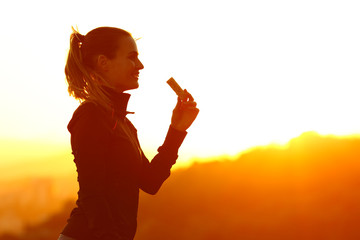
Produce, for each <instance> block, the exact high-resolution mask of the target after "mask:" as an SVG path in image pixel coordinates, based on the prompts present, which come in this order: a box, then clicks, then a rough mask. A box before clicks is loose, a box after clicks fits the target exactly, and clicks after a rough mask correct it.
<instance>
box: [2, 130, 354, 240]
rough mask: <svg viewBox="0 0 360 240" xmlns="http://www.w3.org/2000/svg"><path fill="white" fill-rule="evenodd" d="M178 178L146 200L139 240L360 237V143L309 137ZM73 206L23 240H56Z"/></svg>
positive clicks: (260, 149)
mask: <svg viewBox="0 0 360 240" xmlns="http://www.w3.org/2000/svg"><path fill="white" fill-rule="evenodd" d="M218 160H219V161H214V162H208V163H197V164H193V165H192V166H191V167H189V168H186V169H179V170H176V171H174V172H173V173H172V175H171V177H170V178H169V179H168V180H167V181H166V182H165V184H164V185H163V187H162V189H161V190H160V191H159V193H158V194H157V195H155V196H150V195H147V194H143V193H142V194H141V199H140V208H139V225H138V231H137V235H136V238H135V239H136V240H155V239H156V240H180V239H181V240H184V239H186V240H195V239H196V240H215V239H216V240H222V239H229V240H232V239H234V240H237V239H239V240H240V239H245V240H268V239H271V240H272V239H274V240H275V239H276V240H285V239H286V240H300V239H301V240H312V239H314V240H315V239H316V240H319V239H326V240H327V239H332V240H337V239H338V240H352V239H354V240H355V239H360V231H359V229H360V221H359V219H360V138H354V137H349V138H346V137H342V138H338V137H332V136H320V135H318V134H316V133H312V132H310V133H305V134H303V135H301V136H299V137H297V138H294V139H292V140H291V141H290V142H289V143H288V145H286V146H283V147H280V146H279V147H276V146H268V147H258V148H254V149H251V150H249V151H247V152H246V153H244V154H242V155H240V156H239V157H238V159H236V160H234V161H229V160H227V161H223V160H222V159H218ZM72 206H73V204H72V203H71V202H70V203H67V204H66V205H64V209H63V211H62V212H61V213H59V214H56V215H54V216H52V217H51V218H48V220H47V221H45V222H44V223H43V224H39V225H36V226H29V227H28V228H27V229H25V230H24V232H23V234H22V235H21V236H18V237H15V236H10V235H7V236H3V237H0V240H6V239H13V240H20V239H21V240H25V239H26V240H30V239H37V240H50V239H56V237H57V235H58V232H59V229H61V228H62V227H63V225H64V224H65V221H66V218H67V216H68V214H69V213H70V209H71V208H72Z"/></svg>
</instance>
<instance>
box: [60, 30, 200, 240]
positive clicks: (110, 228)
mask: <svg viewBox="0 0 360 240" xmlns="http://www.w3.org/2000/svg"><path fill="white" fill-rule="evenodd" d="M143 68H144V66H143V65H142V63H141V62H140V60H139V59H138V50H137V46H136V43H135V41H134V39H133V38H132V36H131V34H130V33H128V32H127V31H124V30H122V29H119V28H111V27H100V28H96V29H94V30H92V31H90V32H89V33H87V34H86V35H85V36H83V35H81V34H80V33H78V32H77V31H75V30H74V32H73V33H72V34H71V37H70V50H69V55H68V59H67V63H66V66H65V74H66V79H67V82H68V85H69V87H68V91H69V93H70V95H72V96H73V97H75V98H76V99H79V100H80V101H81V104H80V106H79V107H78V108H77V109H76V111H75V112H74V115H73V117H72V119H71V120H70V122H69V125H68V130H69V132H70V133H71V146H72V152H73V155H74V162H75V164H76V167H77V172H78V182H79V192H78V200H77V201H76V204H77V207H76V208H74V209H73V211H72V212H71V216H70V218H69V219H68V223H67V225H66V226H65V228H64V229H63V231H62V233H61V235H60V238H59V239H76V240H82V239H84V240H85V239H86V240H92V239H101V240H105V239H109V240H110V239H111V240H120V239H121V240H129V239H133V238H134V235H135V231H136V224H137V223H136V218H137V209H138V198H139V189H141V190H143V191H145V192H147V193H150V194H155V193H156V192H157V191H158V190H159V188H160V187H161V185H162V183H163V182H164V181H165V180H166V179H167V178H168V177H169V175H170V168H171V166H172V165H173V164H174V163H175V161H176V159H177V157H178V156H177V153H178V149H179V147H180V145H181V143H182V141H183V140H184V138H185V136H186V130H187V128H188V127H190V125H191V124H192V122H193V121H194V120H195V118H196V116H197V114H198V112H199V110H198V109H197V108H196V103H195V102H194V99H193V98H192V96H191V95H190V94H189V93H188V92H186V94H187V97H186V99H179V98H178V102H177V104H176V106H175V109H174V111H173V114H172V118H171V125H170V127H169V130H168V133H167V136H166V138H165V141H164V143H163V145H162V146H161V147H159V148H158V154H157V155H156V156H155V157H154V159H152V161H151V162H150V161H149V160H148V159H147V158H146V157H145V155H144V153H143V151H142V150H141V147H140V145H139V142H138V138H137V133H136V129H135V127H134V126H133V125H132V124H131V122H130V121H129V120H128V119H127V117H126V115H127V114H128V113H129V112H127V111H126V107H127V102H128V100H129V97H130V95H129V94H127V93H124V91H126V90H130V89H136V88H138V86H139V84H138V77H139V71H140V70H141V69H143Z"/></svg>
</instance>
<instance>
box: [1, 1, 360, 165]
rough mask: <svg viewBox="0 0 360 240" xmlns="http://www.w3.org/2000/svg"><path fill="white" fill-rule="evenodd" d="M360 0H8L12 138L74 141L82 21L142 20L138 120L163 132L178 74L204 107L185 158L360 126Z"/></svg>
mask: <svg viewBox="0 0 360 240" xmlns="http://www.w3.org/2000/svg"><path fill="white" fill-rule="evenodd" d="M359 13H360V2H359V1H347V0H335V1H331V0H328V1H321V0H311V1H308V0H302V1H289V0H284V1H280V0H276V1H267V0H249V1H241V0H237V1H235V0H233V1H229V0H222V1H210V0H207V1H196V0H190V1H188V0H186V1H185V0H182V1H169V0H168V1H148V0H143V1H129V0H127V1H119V0H117V1H104V0H103V1H74V0H72V1H64V0H63V1H56V2H55V1H25V0H23V1H2V3H1V4H0V22H1V32H0V43H1V44H0V53H1V54H0V81H1V88H0V112H1V115H0V116H1V117H0V138H2V139H28V140H29V139H30V140H37V141H46V142H54V143H65V144H68V139H69V134H68V132H67V130H66V125H67V123H68V121H69V119H70V118H71V115H72V113H73V111H74V109H75V108H76V105H77V103H76V102H75V101H74V100H72V99H71V98H70V97H68V94H67V91H66V84H65V78H64V73H63V69H64V65H65V59H66V54H67V49H68V46H69V36H70V33H71V26H72V25H74V26H78V28H79V31H80V32H81V33H82V34H86V33H87V32H88V31H90V30H91V29H93V28H96V27H99V26H115V27H120V28H124V29H125V30H128V31H130V32H131V33H132V34H133V36H134V37H136V38H138V37H141V40H139V41H138V48H139V52H140V56H139V57H140V59H141V60H142V62H143V64H144V65H145V69H144V70H143V71H142V72H141V73H140V88H139V89H138V90H134V91H131V92H130V93H131V94H132V97H131V99H130V103H129V108H128V109H129V110H130V111H135V112H136V114H135V115H134V116H130V120H131V121H132V122H133V123H134V124H135V126H136V127H137V128H138V132H139V138H140V142H141V143H142V146H143V148H144V149H145V150H146V151H148V153H149V155H151V154H153V152H154V151H156V149H157V147H158V146H159V145H160V144H161V143H162V141H163V139H164V136H165V133H166V130H167V127H168V125H169V122H170V116H171V111H172V108H173V107H174V105H175V102H176V96H175V95H174V93H173V92H172V91H171V89H170V88H169V87H168V86H167V85H166V83H165V81H166V80H167V79H168V78H169V77H171V76H173V77H174V78H175V79H176V80H177V81H178V82H179V83H180V85H181V86H183V87H184V88H187V89H188V90H189V91H190V92H191V93H192V94H193V96H194V97H195V100H196V101H197V102H198V106H199V108H200V114H199V116H198V119H197V120H196V122H195V123H194V125H193V126H192V127H191V128H190V129H189V134H188V137H187V139H186V140H185V142H184V144H183V146H182V148H181V149H182V150H181V152H182V154H183V158H189V157H196V156H198V157H205V156H213V155H219V154H226V153H227V154H230V155H232V154H236V153H238V152H240V151H242V150H245V149H247V148H249V147H252V146H256V145H262V144H268V143H271V142H280V143H284V142H286V141H287V140H289V139H290V138H292V137H296V136H298V135H300V134H301V133H302V132H305V131H317V132H319V133H322V134H341V135H342V134H355V133H360V111H359V103H360V94H359V92H360V91H359V79H360V71H359V70H360V14H359Z"/></svg>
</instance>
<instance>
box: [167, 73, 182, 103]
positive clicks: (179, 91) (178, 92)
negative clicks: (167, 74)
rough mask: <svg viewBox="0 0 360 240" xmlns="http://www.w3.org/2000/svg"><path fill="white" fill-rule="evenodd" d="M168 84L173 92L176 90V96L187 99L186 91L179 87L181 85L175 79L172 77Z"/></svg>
mask: <svg viewBox="0 0 360 240" xmlns="http://www.w3.org/2000/svg"><path fill="white" fill-rule="evenodd" d="M167 84H169V86H170V87H171V88H172V90H174V92H175V93H176V95H178V96H179V97H180V98H181V99H185V98H186V94H185V92H184V90H183V89H182V88H181V87H180V86H179V84H178V83H177V82H176V81H175V79H174V78H172V77H171V78H170V79H169V80H167Z"/></svg>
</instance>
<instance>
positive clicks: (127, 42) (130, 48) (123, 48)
mask: <svg viewBox="0 0 360 240" xmlns="http://www.w3.org/2000/svg"><path fill="white" fill-rule="evenodd" d="M119 51H120V52H122V53H124V54H127V53H131V52H138V49H137V45H136V42H135V40H134V39H133V38H132V37H130V36H127V37H123V38H121V39H120V40H119Z"/></svg>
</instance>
